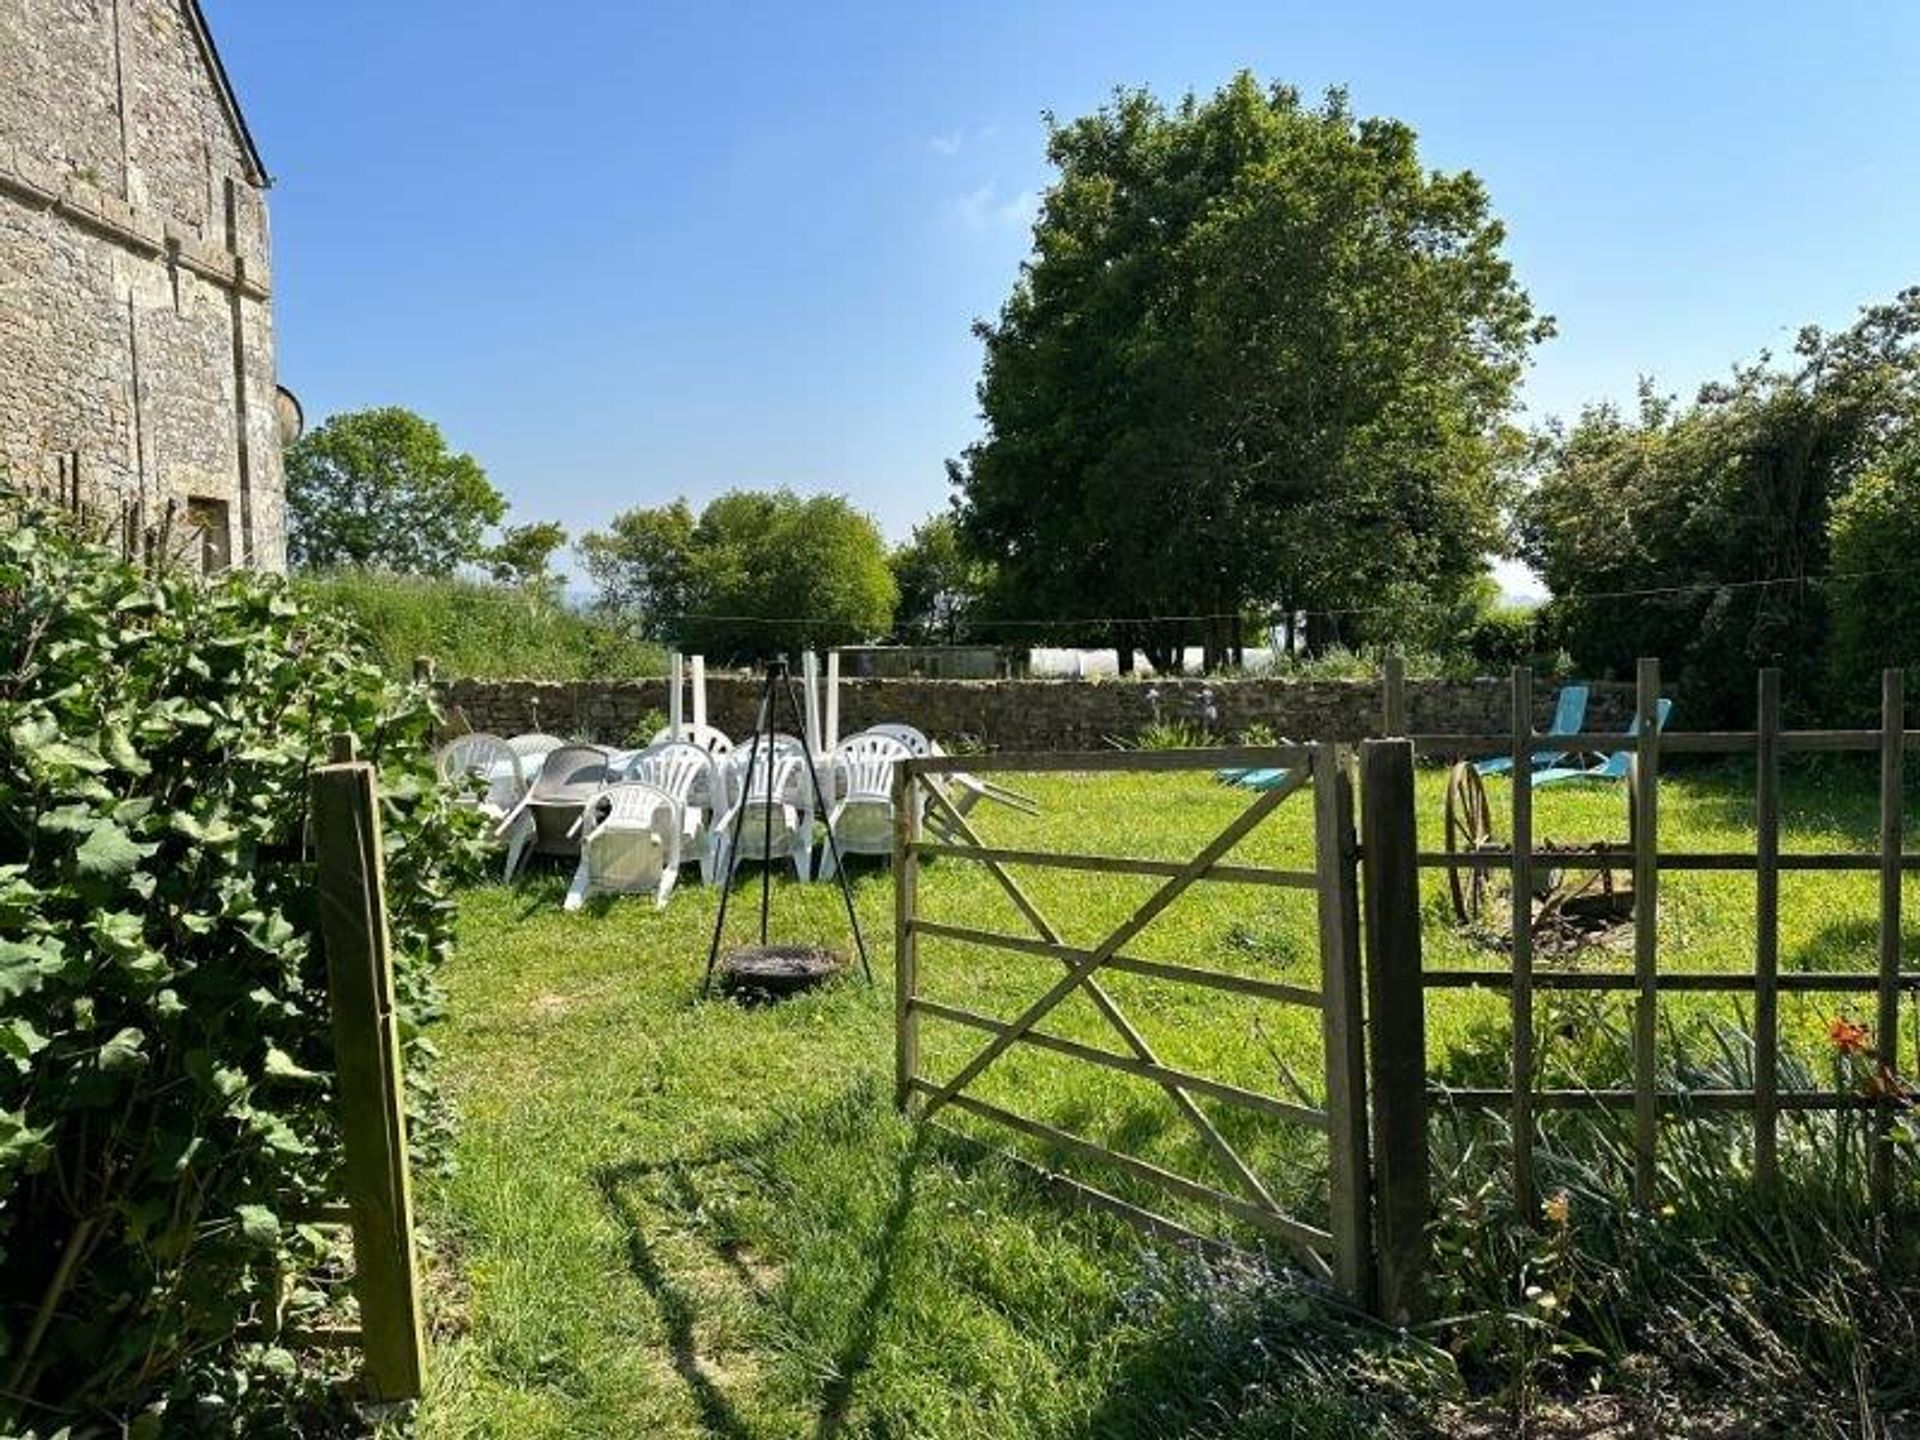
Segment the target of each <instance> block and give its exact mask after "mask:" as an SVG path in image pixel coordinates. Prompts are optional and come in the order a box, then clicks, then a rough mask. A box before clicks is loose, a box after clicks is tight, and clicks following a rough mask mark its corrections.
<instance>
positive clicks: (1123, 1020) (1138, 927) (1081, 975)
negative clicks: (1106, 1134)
mask: <svg viewBox="0 0 1920 1440" xmlns="http://www.w3.org/2000/svg"><path fill="white" fill-rule="evenodd" d="M1310 774H1311V772H1310V770H1309V769H1308V768H1307V767H1305V766H1302V767H1300V768H1299V769H1297V770H1296V771H1295V772H1294V773H1293V774H1292V775H1290V776H1288V777H1287V780H1286V782H1285V783H1284V784H1282V785H1280V786H1277V787H1275V788H1274V789H1273V790H1271V791H1268V792H1267V793H1266V794H1264V795H1263V796H1261V798H1260V799H1259V800H1258V801H1256V802H1254V804H1253V805H1251V806H1249V807H1248V809H1247V810H1246V811H1245V812H1244V813H1242V814H1241V815H1240V816H1239V817H1238V818H1237V819H1236V820H1235V821H1234V822H1233V823H1232V824H1231V825H1229V826H1228V827H1227V829H1226V830H1224V831H1222V832H1221V833H1220V835H1219V836H1217V837H1215V839H1214V840H1213V841H1212V842H1211V843H1210V844H1209V845H1208V846H1207V848H1206V849H1205V850H1203V851H1202V852H1201V853H1200V854H1199V855H1198V856H1196V857H1195V859H1194V860H1193V862H1192V863H1191V864H1189V865H1188V866H1187V867H1186V868H1185V869H1184V870H1182V872H1181V873H1180V874H1179V875H1177V876H1175V877H1173V878H1172V879H1170V880H1169V881H1168V882H1167V883H1166V884H1165V885H1163V886H1161V887H1160V889H1159V890H1158V891H1156V892H1155V893H1154V895H1153V896H1152V897H1151V898H1149V899H1148V900H1147V902H1146V903H1145V904H1143V905H1142V906H1141V907H1140V908H1139V909H1138V910H1136V911H1135V912H1134V914H1133V916H1132V917H1131V918H1130V919H1128V920H1127V921H1126V922H1124V923H1123V924H1122V925H1121V926H1120V927H1119V928H1118V929H1116V930H1115V931H1114V932H1113V933H1112V934H1111V935H1109V936H1108V937H1107V939H1106V940H1105V941H1104V942H1102V944H1101V945H1100V946H1098V947H1097V948H1096V949H1095V950H1093V951H1092V952H1091V953H1090V954H1089V955H1088V956H1087V957H1086V958H1085V959H1084V960H1081V961H1078V962H1076V961H1072V960H1067V959H1066V958H1065V957H1062V963H1063V964H1065V965H1066V966H1067V970H1068V973H1067V975H1066V976H1064V977H1063V978H1062V979H1061V981H1060V983H1059V984H1057V985H1056V986H1054V988H1053V989H1052V990H1050V991H1048V992H1047V994H1046V995H1045V996H1043V997H1042V999H1041V1000H1040V1001H1038V1002H1036V1003H1035V1004H1034V1005H1033V1006H1031V1007H1029V1009H1028V1010H1027V1011H1026V1013H1024V1014H1023V1015H1022V1016H1021V1017H1020V1018H1019V1019H1018V1020H1016V1021H1015V1022H1013V1024H1012V1025H1011V1026H1009V1027H1008V1029H1007V1030H1006V1031H1005V1032H1004V1033H1002V1034H1000V1035H997V1036H996V1037H995V1038H994V1040H993V1041H992V1042H991V1043H990V1044H989V1045H988V1046H987V1047H986V1048H985V1049H984V1050H983V1051H982V1052H981V1053H980V1054H979V1055H977V1056H976V1057H975V1058H974V1059H973V1060H972V1061H971V1062H969V1064H968V1065H967V1066H966V1067H964V1068H963V1069H962V1070H961V1071H960V1072H959V1073H958V1074H957V1075H955V1076H954V1078H953V1079H951V1080H949V1081H948V1082H947V1083H946V1084H945V1085H944V1086H942V1087H941V1088H940V1090H939V1091H937V1092H936V1093H935V1094H933V1095H932V1096H930V1097H929V1099H928V1101H927V1108H926V1112H925V1113H926V1114H927V1115H928V1116H929V1117H931V1116H932V1115H933V1113H934V1112H935V1111H936V1110H937V1109H938V1108H939V1107H940V1106H941V1105H943V1104H945V1103H946V1102H947V1101H948V1100H950V1099H951V1098H953V1096H954V1095H956V1094H958V1093H959V1092H960V1091H961V1090H962V1089H963V1088H964V1087H965V1086H967V1085H968V1084H970V1083H971V1082H972V1081H973V1080H974V1079H975V1078H977V1077H978V1075H979V1074H980V1073H981V1072H982V1071H984V1070H985V1069H986V1067H987V1066H988V1065H990V1064H992V1063H993V1061H994V1060H995V1059H997V1058H998V1057H999V1056H1000V1055H1001V1054H1002V1053H1004V1052H1005V1051H1006V1050H1007V1049H1008V1048H1010V1047H1011V1046H1012V1045H1013V1044H1015V1043H1017V1042H1018V1040H1019V1039H1020V1037H1021V1036H1023V1035H1024V1034H1026V1033H1027V1032H1028V1031H1030V1030H1031V1029H1032V1028H1033V1027H1034V1026H1035V1025H1037V1024H1038V1023H1039V1022H1040V1021H1041V1020H1042V1019H1044V1018H1045V1017H1046V1015H1047V1014H1048V1013H1049V1012H1050V1011H1052V1010H1053V1009H1054V1008H1055V1007H1056V1006H1057V1005H1058V1004H1059V1003H1060V1002H1061V1001H1062V1000H1064V999H1065V998H1066V997H1067V996H1068V995H1070V994H1071V993H1072V992H1073V991H1074V990H1076V989H1084V990H1085V991H1086V993H1087V995H1088V998H1089V999H1091V1000H1092V1001H1093V1003H1094V1005H1095V1006H1096V1007H1097V1008H1098V1009H1099V1010H1100V1012H1101V1014H1102V1015H1103V1016H1104V1017H1105V1019H1106V1020H1107V1022H1108V1023H1109V1024H1110V1025H1111V1026H1112V1027H1113V1029H1114V1030H1115V1032H1116V1033H1117V1034H1118V1035H1119V1036H1120V1038H1121V1039H1122V1040H1123V1041H1124V1042H1125V1043H1126V1045H1127V1047H1128V1048H1129V1049H1130V1050H1132V1051H1133V1053H1134V1054H1135V1055H1136V1056H1137V1057H1138V1058H1139V1059H1141V1060H1144V1061H1146V1062H1148V1063H1149V1064H1158V1063H1159V1059H1158V1057H1157V1056H1156V1055H1155V1054H1154V1052H1153V1049H1152V1047H1151V1046H1150V1045H1149V1044H1148V1043H1147V1041H1146V1039H1145V1037H1144V1036H1142V1035H1141V1034H1140V1032H1139V1031H1138V1030H1137V1029H1135V1027H1134V1026H1133V1024H1132V1023H1131V1022H1130V1021H1129V1020H1128V1019H1127V1017H1126V1015H1125V1013H1124V1012H1123V1011H1122V1010H1121V1009H1120V1007H1119V1006H1118V1005H1117V1004H1116V1003H1115V1002H1114V1000H1113V998H1112V997H1111V996H1110V995H1108V994H1107V992H1106V991H1105V990H1104V989H1102V988H1101V986H1100V984H1099V982H1098V981H1097V980H1096V979H1095V978H1094V975H1093V972H1094V971H1095V970H1097V969H1098V968H1099V967H1100V966H1101V965H1103V964H1105V963H1106V962H1107V960H1109V959H1111V958H1112V957H1113V956H1114V955H1115V954H1117V953H1119V951H1120V948H1121V947H1122V946H1123V945H1125V944H1126V943H1127V942H1128V941H1129V940H1131V939H1132V938H1134V936H1136V935H1138V934H1139V933H1140V931H1142V930H1144V929H1145V928H1146V926H1147V925H1148V924H1149V923H1151V922H1152V920H1153V919H1155V918H1156V917H1157V916H1158V915H1159V914H1161V913H1162V912H1163V911H1164V910H1165V909H1166V908H1167V907H1168V906H1169V905H1171V904H1172V903H1173V901H1174V900H1175V899H1177V898H1178V897H1179V896H1180V894H1181V893H1182V892H1184V891H1185V890H1186V889H1187V888H1188V887H1189V886H1191V885H1192V884H1193V883H1194V882H1195V881H1196V880H1198V879H1200V878H1202V877H1203V876H1204V875H1205V874H1206V872H1207V871H1208V870H1210V869H1211V868H1212V867H1213V866H1214V864H1216V863H1217V862H1218V861H1219V860H1220V859H1221V857H1222V856H1224V855H1225V854H1226V853H1227V852H1228V851H1229V850H1231V849H1232V848H1233V846H1235V845H1236V844H1238V843H1239V842H1240V840H1241V839H1243V838H1244V837H1245V836H1246V835H1247V833H1248V832H1249V831H1251V830H1252V829H1253V828H1254V827H1255V826H1256V825H1258V824H1259V823H1260V821H1262V820H1264V819H1265V818H1266V817H1267V816H1268V815H1269V814H1270V813H1272V811H1273V810H1274V809H1276V808H1277V807H1278V806H1279V805H1280V804H1281V803H1282V802H1283V801H1284V800H1286V799H1287V797H1288V796H1290V795H1292V794H1294V793H1295V792H1297V791H1298V790H1299V789H1301V788H1302V787H1303V786H1304V785H1305V784H1306V783H1307V781H1308V779H1309V778H1310ZM928 794H929V795H930V796H931V797H932V799H933V802H934V804H935V805H937V806H938V807H939V808H940V809H941V810H942V811H943V812H944V816H945V819H946V821H947V824H948V826H949V827H950V828H951V829H952V830H953V831H954V832H955V833H957V834H958V835H960V836H961V837H962V838H963V839H964V840H965V841H966V842H967V843H968V844H970V845H972V846H974V847H975V848H984V847H983V846H982V845H981V840H980V837H979V835H978V833H977V832H975V831H974V829H973V827H972V826H971V825H970V824H968V822H967V820H966V819H965V817H963V816H962V815H961V814H960V813H959V812H958V810H957V809H956V808H955V807H954V806H953V805H952V803H951V802H950V801H949V800H948V799H947V798H946V796H944V795H942V794H941V793H940V792H939V791H938V790H937V789H934V788H933V787H931V786H930V787H928ZM984 863H985V864H986V866H987V869H988V870H989V871H990V872H991V873H992V875H993V876H994V878H995V880H997V881H998V882H999V884H1000V886H1001V888H1002V889H1003V890H1004V891H1005V892H1006V894H1007V897H1008V898H1009V899H1010V900H1012V901H1013V903H1014V905H1015V907H1016V908H1018V909H1019V911H1020V912H1021V914H1022V915H1023V916H1024V917H1025V918H1026V920H1027V922H1028V923H1029V924H1030V925H1032V926H1033V929H1034V931H1035V933H1036V934H1038V935H1039V936H1040V938H1041V939H1042V940H1044V941H1046V942H1047V943H1049V944H1053V945H1059V944H1062V943H1064V942H1063V941H1062V940H1061V937H1060V934H1059V932H1058V931H1057V930H1055V929H1054V927H1053V926H1052V924H1051V923H1049V922H1048V920H1047V918H1046V916H1045V915H1044V914H1043V913H1042V912H1041V911H1040V909H1039V907H1038V906H1036V905H1035V904H1034V903H1033V901H1032V900H1031V899H1030V898H1029V897H1028V896H1027V894H1026V892H1025V891H1023V890H1022V889H1021V888H1020V886H1019V884H1018V882H1016V881H1015V880H1014V879H1013V877H1012V876H1011V875H1009V874H1007V872H1006V869H1005V867H1003V866H1002V865H1001V864H1000V863H999V862H998V861H991V860H990V861H986V862H984ZM1160 1084H1161V1088H1162V1089H1163V1090H1164V1091H1165V1092H1166V1094H1167V1096H1168V1098H1169V1099H1171V1100H1172V1101H1173V1102H1174V1105H1175V1107H1176V1108H1177V1109H1178V1110H1179V1111H1180V1113H1181V1114H1182V1115H1184V1116H1185V1117H1186V1119H1187V1120H1188V1122H1189V1123H1191V1124H1192V1125H1193V1127H1194V1128H1195V1130H1196V1131H1198V1133H1199V1135H1200V1138H1201V1140H1202V1141H1203V1142H1204V1143H1205V1145H1206V1147H1207V1149H1208V1150H1209V1151H1210V1152H1211V1153H1212V1154H1213V1156H1214V1158H1215V1159H1216V1160H1217V1161H1219V1162H1220V1164H1221V1165H1222V1166H1223V1167H1224V1168H1225V1169H1226V1170H1227V1171H1228V1172H1229V1173H1230V1174H1232V1175H1233V1176H1234V1178H1235V1179H1237V1180H1238V1181H1239V1182H1240V1184H1241V1185H1242V1186H1243V1187H1244V1188H1245V1189H1246V1190H1247V1191H1248V1193H1249V1194H1251V1195H1252V1196H1253V1197H1254V1198H1255V1199H1256V1200H1258V1201H1259V1203H1260V1204H1261V1205H1263V1206H1265V1207H1266V1208H1268V1209H1269V1210H1271V1211H1273V1212H1274V1213H1275V1214H1280V1213H1282V1212H1281V1210H1280V1207H1279V1205H1278V1203H1277V1202H1276V1201H1275V1200H1274V1199H1273V1197H1272V1195H1271V1194H1270V1193H1269V1192H1268V1191H1267V1189H1266V1187H1265V1186H1264V1185H1263V1184H1262V1183H1261V1182H1260V1179H1259V1177H1258V1176H1257V1175H1255V1174H1254V1173H1253V1171H1252V1169H1251V1168H1249V1167H1248V1165H1247V1164H1246V1162H1245V1161H1244V1160H1243V1159H1241V1157H1240V1155H1239V1153H1238V1152H1237V1151H1235V1150H1234V1148H1233V1146H1232V1145H1231V1144H1229V1143H1228V1141H1227V1139H1226V1137H1225V1136H1223V1135H1222V1134H1221V1133H1220V1132H1219V1130H1218V1129H1217V1128H1216V1127H1215V1126H1214V1124H1213V1122H1212V1121H1211V1120H1209V1119H1208V1118H1207V1115H1206V1112H1205V1111H1203V1110H1202V1109H1201V1108H1200V1107H1199V1105H1198V1104H1196V1103H1195V1102H1194V1100H1193V1097H1192V1096H1191V1095H1189V1094H1188V1093H1187V1092H1186V1091H1185V1090H1183V1089H1181V1088H1180V1087H1179V1086H1178V1085H1176V1084H1174V1083H1172V1082H1171V1081H1162V1082H1160ZM1310 1259H1311V1260H1312V1261H1318V1262H1319V1263H1320V1264H1321V1265H1324V1264H1325V1262H1324V1260H1323V1259H1322V1257H1320V1256H1319V1255H1318V1254H1317V1253H1315V1254H1312V1255H1311V1256H1310Z"/></svg>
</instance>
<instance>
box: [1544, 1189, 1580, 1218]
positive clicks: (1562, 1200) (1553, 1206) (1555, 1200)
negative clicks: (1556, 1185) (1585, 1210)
mask: <svg viewBox="0 0 1920 1440" xmlns="http://www.w3.org/2000/svg"><path fill="white" fill-rule="evenodd" d="M1540 1213H1541V1214H1542V1215H1544V1216H1546V1217H1547V1219H1548V1220H1549V1221H1550V1222H1551V1223H1553V1224H1555V1225H1564V1224H1566V1223H1567V1221H1568V1220H1570V1219H1571V1218H1572V1217H1573V1202H1572V1201H1571V1200H1570V1199H1569V1198H1568V1196H1567V1192H1566V1191H1564V1190H1561V1191H1558V1192H1557V1193H1555V1194H1552V1195H1549V1196H1548V1197H1547V1198H1546V1199H1545V1200H1543V1201H1542V1202H1541V1204H1540Z"/></svg>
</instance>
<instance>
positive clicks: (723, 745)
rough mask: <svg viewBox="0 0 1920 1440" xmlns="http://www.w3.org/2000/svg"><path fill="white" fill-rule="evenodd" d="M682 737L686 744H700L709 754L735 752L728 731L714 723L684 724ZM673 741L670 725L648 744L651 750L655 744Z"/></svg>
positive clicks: (681, 731)
mask: <svg viewBox="0 0 1920 1440" xmlns="http://www.w3.org/2000/svg"><path fill="white" fill-rule="evenodd" d="M680 739H681V741H682V742H683V743H685V744H688V745H698V746H699V747H700V748H701V749H702V750H704V751H706V752H707V753H708V754H709V755H728V754H731V753H732V752H733V741H731V740H729V739H728V738H727V733H726V731H724V730H720V729H716V728H715V727H714V726H712V725H682V726H681V727H680ZM672 743H673V727H672V726H671V725H669V726H667V727H666V729H664V730H661V731H659V732H658V733H657V734H655V735H654V737H653V742H652V744H650V745H648V746H647V748H648V749H649V750H651V749H652V748H653V746H654V745H669V744H672Z"/></svg>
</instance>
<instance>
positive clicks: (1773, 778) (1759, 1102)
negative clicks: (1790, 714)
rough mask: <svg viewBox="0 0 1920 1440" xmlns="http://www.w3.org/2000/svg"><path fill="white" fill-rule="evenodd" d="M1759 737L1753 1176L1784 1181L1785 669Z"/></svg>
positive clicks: (1769, 685)
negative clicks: (1782, 818)
mask: <svg viewBox="0 0 1920 1440" xmlns="http://www.w3.org/2000/svg"><path fill="white" fill-rule="evenodd" d="M1756 721H1757V724H1758V727H1759V728H1758V729H1757V730H1756V732H1755V735H1754V767H1753V772H1754V782H1753V813H1754V834H1755V843H1754V890H1753V895H1754V900H1753V908H1754V939H1755V947H1754V949H1755V953H1754V966H1753V1178H1754V1180H1755V1181H1756V1182H1758V1184H1759V1186H1760V1188H1761V1189H1763V1190H1767V1191H1772V1190H1773V1189H1774V1188H1775V1187H1776V1186H1777V1185H1778V1183H1779V1179H1780V671H1779V670H1778V669H1774V668H1769V669H1765V670H1762V671H1761V672H1760V695H1759V706H1758V714H1757V716H1756Z"/></svg>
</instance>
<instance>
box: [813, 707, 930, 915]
mask: <svg viewBox="0 0 1920 1440" xmlns="http://www.w3.org/2000/svg"><path fill="white" fill-rule="evenodd" d="M912 756H913V751H912V750H910V749H909V748H908V747H907V746H906V745H905V744H904V743H902V742H901V741H900V740H898V739H895V738H894V737H893V736H891V735H882V734H877V733H875V732H873V731H866V732H864V733H862V734H859V735H855V736H853V737H852V738H851V739H847V740H843V741H841V742H840V744H839V745H838V746H836V747H835V749H834V752H833V754H832V755H830V756H828V757H827V764H828V766H829V767H830V768H831V769H832V771H833V773H834V794H835V795H837V796H838V797H839V798H838V799H837V800H836V801H835V802H834V806H833V809H832V810H830V811H829V812H828V814H827V829H828V831H829V832H830V833H831V834H832V835H833V839H834V844H833V845H829V846H828V847H827V852H826V854H825V855H823V856H822V857H821V859H820V878H821V879H822V880H831V879H832V878H833V876H834V873H835V872H834V850H835V847H836V846H837V847H838V848H839V853H840V854H841V855H891V854H892V853H893V818H894V817H893V770H894V767H895V766H896V765H898V764H899V763H900V762H901V761H902V760H907V759H911V758H912Z"/></svg>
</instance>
